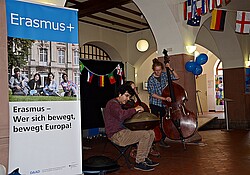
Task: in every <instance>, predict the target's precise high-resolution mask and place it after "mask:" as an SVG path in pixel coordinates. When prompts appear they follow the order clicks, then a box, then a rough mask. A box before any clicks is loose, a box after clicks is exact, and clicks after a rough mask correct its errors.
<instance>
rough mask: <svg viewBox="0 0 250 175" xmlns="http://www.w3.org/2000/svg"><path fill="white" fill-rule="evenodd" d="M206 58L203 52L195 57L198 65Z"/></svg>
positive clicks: (203, 62) (204, 61)
mask: <svg viewBox="0 0 250 175" xmlns="http://www.w3.org/2000/svg"><path fill="white" fill-rule="evenodd" d="M207 60H208V57H207V55H206V54H204V53H201V54H200V55H199V56H198V57H196V61H195V62H196V63H197V64H199V65H203V64H205V63H206V62H207Z"/></svg>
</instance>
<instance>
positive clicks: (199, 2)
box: [196, 0, 202, 16]
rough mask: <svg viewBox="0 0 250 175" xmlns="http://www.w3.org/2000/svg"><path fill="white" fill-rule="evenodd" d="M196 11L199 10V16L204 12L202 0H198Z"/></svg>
mask: <svg viewBox="0 0 250 175" xmlns="http://www.w3.org/2000/svg"><path fill="white" fill-rule="evenodd" d="M196 12H197V16H201V14H202V3H201V0H197V2H196Z"/></svg>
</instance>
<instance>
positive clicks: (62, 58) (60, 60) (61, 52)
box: [58, 50, 65, 63]
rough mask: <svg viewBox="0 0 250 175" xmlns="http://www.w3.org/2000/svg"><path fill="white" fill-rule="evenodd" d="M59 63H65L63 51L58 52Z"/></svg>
mask: <svg viewBox="0 0 250 175" xmlns="http://www.w3.org/2000/svg"><path fill="white" fill-rule="evenodd" d="M58 60H59V63H65V50H58Z"/></svg>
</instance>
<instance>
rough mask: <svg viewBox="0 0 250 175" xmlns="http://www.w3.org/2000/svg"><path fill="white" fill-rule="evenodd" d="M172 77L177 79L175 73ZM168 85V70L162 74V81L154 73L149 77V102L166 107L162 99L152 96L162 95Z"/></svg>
mask: <svg viewBox="0 0 250 175" xmlns="http://www.w3.org/2000/svg"><path fill="white" fill-rule="evenodd" d="M171 79H172V80H176V78H175V77H174V75H173V74H171ZM167 85H168V76H167V73H166V72H162V74H161V82H159V81H158V80H157V79H156V78H155V76H154V75H153V73H152V74H151V75H150V77H149V78H148V93H149V104H153V105H156V106H160V107H164V105H163V104H162V100H160V99H157V98H154V97H152V95H153V94H157V95H159V96H162V91H163V89H164V88H165V87H166V86H167Z"/></svg>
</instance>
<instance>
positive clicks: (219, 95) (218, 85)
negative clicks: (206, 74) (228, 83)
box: [215, 75, 224, 111]
mask: <svg viewBox="0 0 250 175" xmlns="http://www.w3.org/2000/svg"><path fill="white" fill-rule="evenodd" d="M223 98H224V91H223V76H222V75H215V100H216V103H215V104H216V105H215V111H224V100H223Z"/></svg>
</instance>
